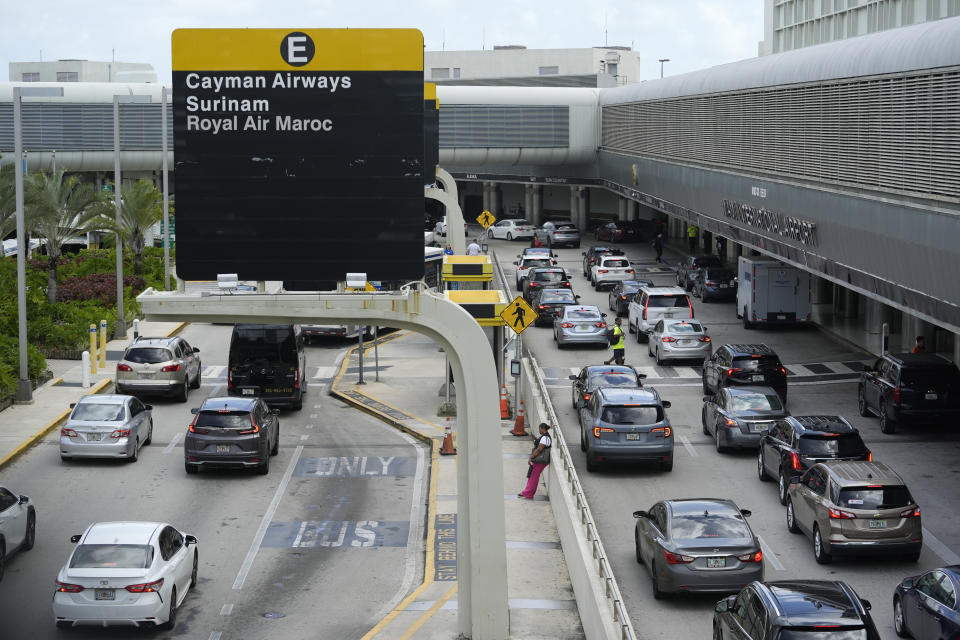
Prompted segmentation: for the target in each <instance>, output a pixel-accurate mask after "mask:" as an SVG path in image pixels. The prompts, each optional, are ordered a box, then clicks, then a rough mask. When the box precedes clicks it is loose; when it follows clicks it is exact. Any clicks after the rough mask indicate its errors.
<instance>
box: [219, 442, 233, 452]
mask: <svg viewBox="0 0 960 640" xmlns="http://www.w3.org/2000/svg"><path fill="white" fill-rule="evenodd" d="M217 453H230V445H228V444H218V445H217Z"/></svg>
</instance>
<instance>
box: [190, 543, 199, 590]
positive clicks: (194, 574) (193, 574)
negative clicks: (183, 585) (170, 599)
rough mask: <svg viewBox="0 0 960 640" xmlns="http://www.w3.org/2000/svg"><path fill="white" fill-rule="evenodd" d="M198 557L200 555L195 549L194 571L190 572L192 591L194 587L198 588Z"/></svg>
mask: <svg viewBox="0 0 960 640" xmlns="http://www.w3.org/2000/svg"><path fill="white" fill-rule="evenodd" d="M198 555H199V554H198V553H197V551H196V549H194V552H193V571H192V572H190V588H191V589H192V588H193V587H195V586H197V564H198V558H197V556H198Z"/></svg>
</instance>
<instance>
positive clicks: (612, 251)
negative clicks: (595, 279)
mask: <svg viewBox="0 0 960 640" xmlns="http://www.w3.org/2000/svg"><path fill="white" fill-rule="evenodd" d="M622 255H624V253H623V250H621V249H617V248H616V247H611V246H610V245H608V244H595V245H593V246H591V247H590V248H589V249H587V250H586V251H584V252H583V277H584V278H589V277H590V271H591V267H593V265H595V264H597V260H599V259H600V256H622Z"/></svg>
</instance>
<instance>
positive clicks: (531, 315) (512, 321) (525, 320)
mask: <svg viewBox="0 0 960 640" xmlns="http://www.w3.org/2000/svg"><path fill="white" fill-rule="evenodd" d="M538 315H539V314H538V313H537V312H536V311H534V310H533V307H531V306H530V305H529V304H527V301H526V300H524V299H523V298H522V297H521V296H517V297H516V298H514V299H513V300H511V301H510V304H508V305H507V308H506V309H504V310H503V313H501V314H500V317H501V318H502V319H503V322H504V323H505V324H506V325H507V326H508V327H510V328H511V329H513V330H514V331H515V332H517V333H523V332H524V331H525V330H526V329H527V327H530V326H533V323H534V322H536V321H537V317H538Z"/></svg>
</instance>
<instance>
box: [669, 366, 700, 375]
mask: <svg viewBox="0 0 960 640" xmlns="http://www.w3.org/2000/svg"><path fill="white" fill-rule="evenodd" d="M673 370H674V371H676V372H677V377H678V378H699V377H700V372H699V371H698V370H696V369H694V368H693V367H674V368H673Z"/></svg>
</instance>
